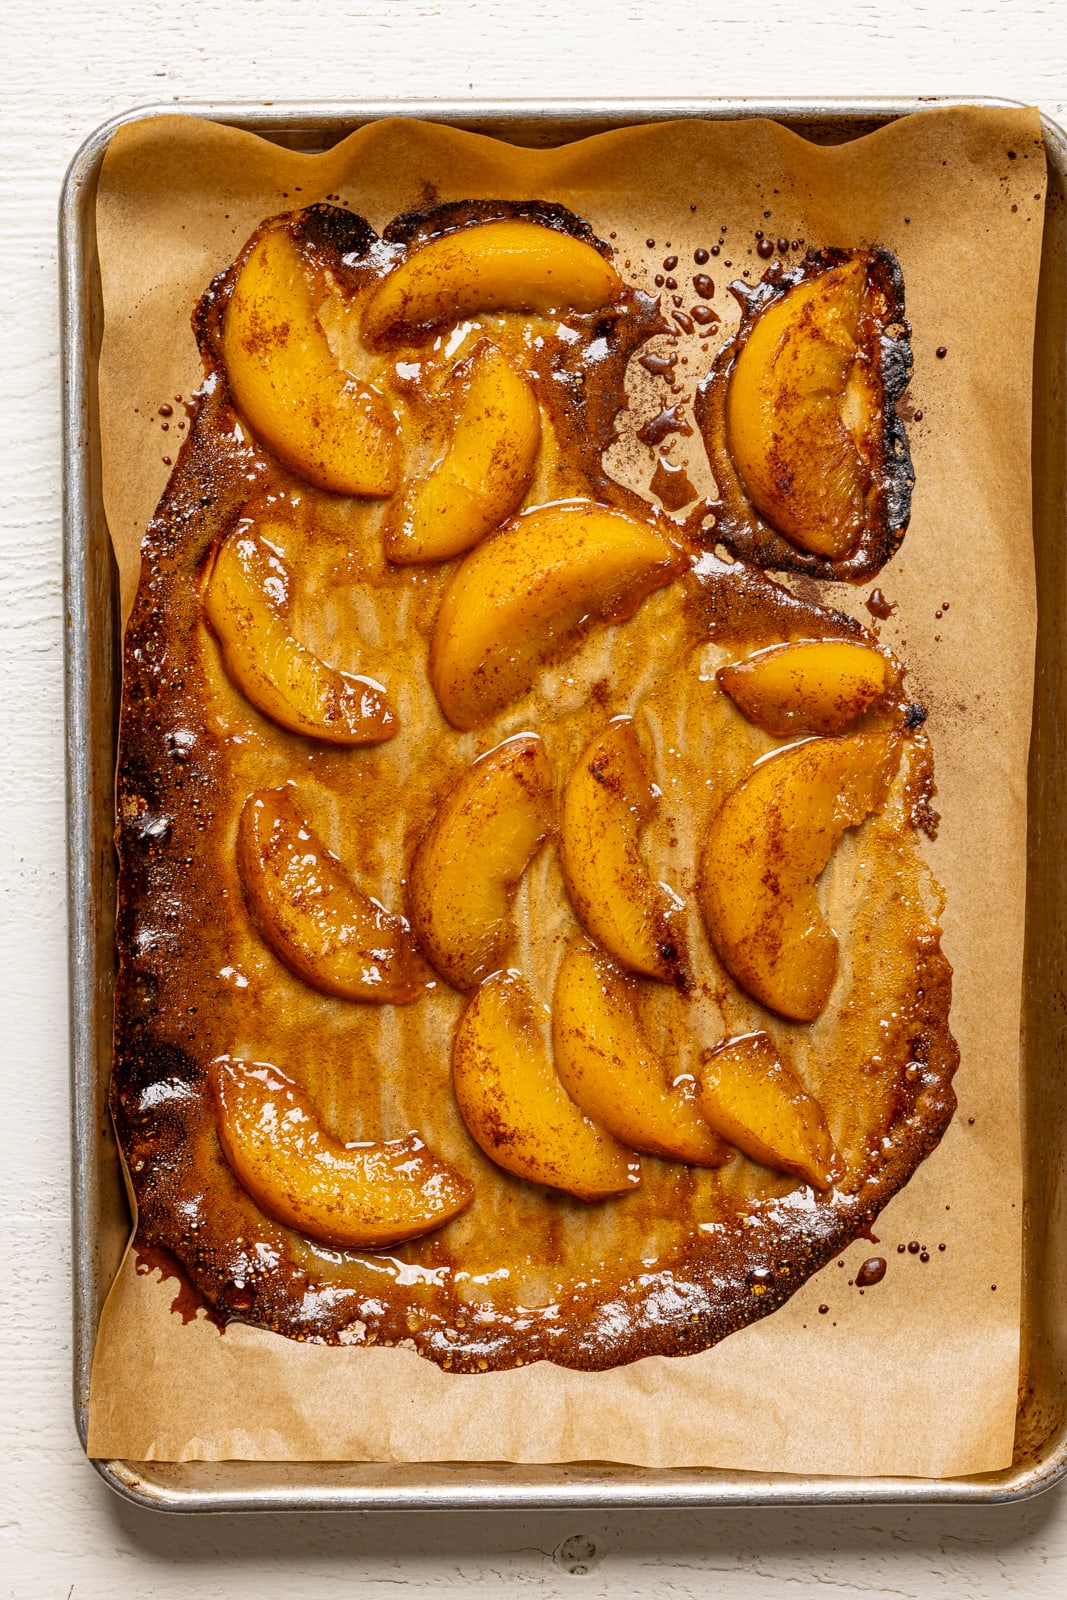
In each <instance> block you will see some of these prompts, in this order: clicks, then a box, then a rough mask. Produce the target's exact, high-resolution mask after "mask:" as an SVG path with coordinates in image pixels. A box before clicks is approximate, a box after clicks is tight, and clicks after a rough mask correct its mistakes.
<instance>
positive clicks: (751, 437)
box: [726, 256, 882, 558]
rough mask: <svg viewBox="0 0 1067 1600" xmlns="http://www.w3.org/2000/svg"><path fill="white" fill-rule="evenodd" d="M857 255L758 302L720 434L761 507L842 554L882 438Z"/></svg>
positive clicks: (854, 535) (858, 526)
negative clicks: (762, 303) (761, 304)
mask: <svg viewBox="0 0 1067 1600" xmlns="http://www.w3.org/2000/svg"><path fill="white" fill-rule="evenodd" d="M867 297H868V279H867V261H866V258H865V257H863V256H857V257H855V258H853V259H852V260H849V261H845V262H843V263H842V264H840V265H838V266H834V267H830V268H828V269H827V270H826V271H823V272H820V273H817V274H816V275H815V276H813V277H810V278H807V279H806V280H805V281H803V282H801V283H798V284H796V285H795V286H794V287H793V288H790V289H789V290H788V291H787V292H786V293H785V294H783V295H781V296H780V297H779V298H778V299H776V300H774V301H772V302H771V303H770V304H769V305H768V306H767V308H766V309H765V310H764V311H762V312H761V314H760V315H759V317H758V319H757V320H756V322H755V324H754V326H753V327H752V329H751V331H750V332H749V333H748V336H747V338H746V339H745V342H744V344H743V345H742V347H741V350H740V353H739V355H738V357H737V362H736V365H735V366H734V369H733V373H732V375H731V378H730V387H729V391H728V393H727V397H726V438H727V443H728V446H729V450H730V454H731V456H732V457H733V461H734V465H735V466H736V468H737V470H738V472H739V473H740V475H741V479H742V481H743V483H744V486H745V489H746V491H747V493H748V495H749V498H750V499H751V501H752V503H753V505H754V506H755V507H756V510H757V511H758V512H759V513H760V515H761V516H763V517H765V518H766V520H767V521H768V522H769V523H770V524H771V526H772V527H774V528H776V529H777V530H778V531H779V532H780V533H783V534H784V535H785V537H786V538H787V539H789V540H791V541H792V543H794V544H796V545H799V546H800V547H801V549H803V550H810V551H812V552H813V553H814V554H816V555H820V556H826V557H830V558H836V557H841V556H844V555H847V554H848V552H849V551H850V550H851V549H852V547H853V546H854V545H855V544H856V543H857V542H858V540H859V538H860V535H861V533H862V531H863V525H864V521H865V517H866V501H867V493H868V490H869V489H870V487H871V484H872V466H873V464H874V463H875V460H876V457H877V456H878V455H879V454H880V451H881V445H882V437H881V436H882V415H881V410H882V401H881V394H880V379H879V373H878V364H877V357H878V351H877V348H870V345H871V344H872V342H873V338H872V334H871V332H870V331H869V329H868V328H867V327H866V316H865V314H866V311H867Z"/></svg>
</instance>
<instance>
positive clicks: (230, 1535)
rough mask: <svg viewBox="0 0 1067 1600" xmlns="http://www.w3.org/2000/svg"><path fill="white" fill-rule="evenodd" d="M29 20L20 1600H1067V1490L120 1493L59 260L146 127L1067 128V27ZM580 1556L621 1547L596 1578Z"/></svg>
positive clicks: (603, 5) (16, 1233)
mask: <svg viewBox="0 0 1067 1600" xmlns="http://www.w3.org/2000/svg"><path fill="white" fill-rule="evenodd" d="M0 22H2V27H0V140H2V144H0V214H2V230H3V232H2V240H3V250H2V257H0V259H2V261H3V278H2V287H0V405H2V416H3V431H2V439H3V456H2V465H0V530H2V544H0V562H2V566H0V584H2V597H0V663H2V665H0V984H2V993H3V1009H2V1012H0V1016H2V1018H3V1021H2V1023H0V1060H2V1067H3V1073H2V1084H3V1091H2V1092H3V1095H4V1096H5V1098H4V1102H3V1108H2V1112H0V1237H2V1245H3V1250H2V1257H0V1259H2V1262H3V1267H2V1274H3V1276H2V1279H0V1418H2V1429H3V1434H2V1440H0V1475H2V1477H0V1482H2V1498H0V1596H3V1597H11V1600H15V1597H17V1600H38V1597H41V1600H44V1597H51V1596H58V1597H60V1600H91V1597H92V1600H97V1597H100V1600H103V1597H108V1600H112V1597H117V1600H126V1597H134V1600H170V1597H172V1596H173V1597H177V1596H185V1595H188V1594H195V1595H196V1596H198V1597H201V1596H202V1597H204V1600H212V1597H215V1596H218V1597H222V1596H226V1597H228V1600H243V1597H245V1596H249V1597H250V1596H257V1597H259V1596H264V1597H266V1600H274V1597H286V1600H288V1597H291V1600H311V1597H315V1600H319V1597H333V1596H342V1595H344V1596H356V1595H358V1596H359V1597H360V1600H384V1597H385V1596H394V1597H396V1596H407V1597H411V1600H415V1597H423V1596H431V1595H433V1596H436V1595H440V1594H450V1595H457V1596H463V1597H475V1596H484V1597H498V1596H503V1595H505V1594H508V1593H511V1592H513V1591H514V1592H516V1593H536V1594H538V1595H543V1596H552V1597H555V1596H562V1595H574V1596H581V1595H586V1596H590V1597H592V1596H601V1595H610V1596H612V1597H613V1600H630V1597H638V1596H652V1595H656V1596H670V1597H679V1600H682V1597H689V1596H705V1595H707V1596H713V1595H714V1596H718V1595H725V1596H744V1597H749V1596H751V1597H771V1596H773V1597H775V1600H777V1597H779V1596H781V1595H783V1594H792V1595H796V1596H798V1597H800V1600H804V1597H806V1596H809V1595H812V1594H814V1592H815V1590H816V1589H817V1588H819V1587H820V1586H822V1585H826V1586H827V1587H829V1588H832V1589H834V1590H835V1591H837V1592H838V1593H841V1594H843V1595H861V1594H862V1595H877V1596H890V1595H892V1596H897V1595H907V1596H916V1597H920V1600H940V1597H946V1600H947V1597H952V1600H960V1597H967V1600H983V1597H985V1596H992V1595H997V1596H1005V1595H1006V1596H1011V1597H1017V1596H1034V1597H1044V1596H1052V1595H1061V1594H1063V1593H1067V1494H1065V1493H1064V1492H1062V1491H1061V1492H1059V1493H1055V1492H1054V1493H1052V1494H1050V1495H1046V1496H1045V1497H1043V1498H1042V1499H1039V1500H1037V1501H1035V1502H1033V1503H1031V1504H1028V1505H1023V1506H1019V1507H1015V1508H1011V1509H992V1508H991V1509H989V1510H969V1511H968V1510H953V1509H941V1510H923V1511H897V1510H885V1509H883V1510H863V1509H855V1510H850V1511H804V1510H802V1511H774V1512H743V1511H731V1512H727V1513H718V1514H715V1513H711V1514H709V1513H695V1512H691V1513H671V1514H654V1513H644V1514H642V1513H635V1512H617V1513H598V1514H586V1513H584V1512H578V1513H574V1514H571V1513H555V1512H545V1513H531V1514H529V1515H512V1514H504V1513H497V1514H494V1515H484V1516H478V1515H416V1514H407V1515H402V1516H395V1515H394V1516H381V1515H379V1516H364V1517H357V1516H337V1517H333V1518H315V1517H300V1518H284V1517H270V1518H267V1517H238V1518H228V1519H213V1520H212V1519H204V1518H195V1519H188V1518H184V1519H174V1518H170V1519H168V1518H164V1517H161V1516H159V1515H154V1514H147V1513H142V1512H138V1511H135V1510H133V1509H131V1508H130V1507H128V1506H126V1505H124V1504H122V1503H120V1502H119V1500H118V1499H117V1498H116V1497H114V1496H113V1495H112V1494H111V1493H110V1492H109V1491H108V1490H107V1489H106V1488H105V1487H104V1486H103V1485H102V1484H101V1483H100V1481H99V1480H98V1479H97V1478H96V1476H95V1474H94V1473H93V1472H92V1471H91V1469H90V1468H89V1467H88V1465H87V1464H86V1463H85V1461H84V1460H83V1459H82V1457H81V1454H80V1450H79V1447H78V1443H77V1439H76V1436H75V1433H74V1428H73V1424H72V1420H71V1409H70V1400H69V1382H70V1380H69V1370H70V1351H69V1292H68V1284H69V1263H68V1255H69V1251H68V1220H67V1218H68V1196H67V1059H66V973H65V948H64V938H65V919H64V882H63V870H64V869H63V848H64V801H63V769H62V740H61V729H62V713H63V706H62V662H61V644H62V630H61V601H60V520H59V518H60V451H59V365H58V327H57V313H56V298H57V295H56V245H55V212H56V201H57V196H58V192H59V186H60V182H61V179H62V175H63V172H64V169H65V167H66V165H67V162H68V161H69V159H70V157H71V156H72V154H73V152H74V150H75V149H76V147H77V145H78V144H79V143H80V142H81V140H82V139H83V137H84V136H85V135H86V134H88V133H89V132H90V131H91V130H92V129H93V128H94V127H95V126H96V125H97V124H98V123H100V122H102V121H103V120H104V119H105V118H106V117H109V116H111V115H112V114H113V113H115V112H117V111H120V110H123V109H125V108H126V107H128V106H132V105H138V104H142V103H144V102H146V101H159V100H173V101H174V102H176V103H180V102H181V101H182V100H183V99H187V100H207V99H212V98H216V99H221V100H228V99H239V98H253V99H260V98H262V99H286V98H295V97H299V96H308V97H312V98H316V99H325V98H330V97H335V98H344V97H355V96H366V97H382V98H385V97H390V96H401V95H409V96H413V97H414V96H417V97H419V98H432V97H433V96H434V95H440V96H441V97H442V98H450V97H458V96H463V95H470V96H481V97H490V96H505V95H521V96H541V95H546V96H547V95H557V96H559V95H572V96H582V95H610V96H616V95H632V96H637V97H642V96H644V97H651V96H660V95H665V96H669V95H678V96H686V95H700V94H715V95H734V94H737V95H742V94H745V95H762V96H774V95H805V96H807V95H812V96H815V95H821V94H839V95H856V94H953V93H958V94H992V95H1003V96H1009V97H1014V98H1018V99H1021V100H1025V101H1030V102H1036V103H1037V104H1039V105H1041V106H1042V107H1043V108H1044V109H1045V110H1046V111H1048V112H1049V113H1050V114H1051V115H1052V116H1054V117H1057V118H1059V119H1060V120H1061V121H1063V120H1067V0H1045V3H1043V4H1041V3H1037V0H969V3H968V0H959V3H957V4H951V3H949V0H940V3H938V0H744V3H741V0H660V3H658V4H652V3H649V0H600V3H598V0H510V3H509V0H436V3H432V0H185V3H184V4H178V3H174V0H171V3H165V0H52V3H51V4H50V5H49V4H46V3H44V0H0ZM574 1536H580V1540H584V1541H586V1542H587V1543H588V1544H591V1545H592V1546H594V1547H595V1553H594V1554H593V1556H592V1558H591V1560H590V1562H589V1566H590V1568H591V1570H590V1571H588V1572H586V1573H584V1574H582V1573H575V1572H572V1571H570V1570H568V1553H567V1549H566V1548H563V1547H564V1546H565V1542H566V1541H568V1540H569V1539H573V1538H574ZM569 1548H570V1549H572V1550H573V1548H574V1546H571V1547H569ZM570 1564H571V1565H573V1561H572V1562H571V1563H570Z"/></svg>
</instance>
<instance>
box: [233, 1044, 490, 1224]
mask: <svg viewBox="0 0 1067 1600" xmlns="http://www.w3.org/2000/svg"><path fill="white" fill-rule="evenodd" d="M209 1070H210V1075H211V1086H212V1089H213V1090H214V1094H215V1103H216V1106H217V1108H218V1132H219V1142H220V1144H221V1145H222V1149H223V1153H224V1155H225V1157H226V1160H227V1161H228V1162H229V1164H230V1166H231V1167H232V1168H233V1171H234V1172H235V1174H236V1176H237V1178H238V1181H239V1182H240V1183H241V1185H242V1186H243V1187H244V1188H245V1189H247V1190H248V1193H249V1194H250V1195H251V1196H252V1198H253V1200H255V1202H256V1204H257V1205H258V1206H260V1207H261V1208H262V1209H263V1210H264V1211H265V1212H266V1213H267V1215H268V1216H270V1217H273V1218H274V1219H275V1221H277V1222H281V1223H284V1224H285V1226H286V1227H287V1228H295V1229H296V1230H297V1232H298V1233H303V1234H306V1235H307V1237H308V1238H309V1239H317V1240H318V1241H319V1242H320V1243H321V1244H328V1245H334V1246H336V1247H337V1248H339V1249H341V1250H380V1249H382V1248H384V1247H385V1246H386V1245H393V1244H400V1243H401V1241H402V1240H404V1239H417V1238H418V1237H419V1235H420V1234H423V1233H429V1232H431V1230H432V1229H434V1228H440V1227H443V1225H444V1224H445V1223H446V1222H451V1220H452V1218H453V1217H455V1216H458V1215H459V1213H460V1212H461V1211H465V1210H466V1208H467V1207H468V1206H469V1205H470V1203H471V1201H472V1199H473V1198H474V1186H473V1184H472V1183H471V1182H470V1180H469V1179H467V1178H464V1177H463V1176H462V1175H461V1174H460V1173H458V1172H457V1171H456V1170H455V1168H454V1167H451V1166H449V1164H448V1162H447V1161H443V1160H442V1159H441V1157H440V1156H438V1155H435V1154H434V1152H433V1151H432V1150H430V1149H428V1148H427V1147H426V1145H425V1144H423V1142H422V1140H421V1139H420V1138H419V1136H418V1134H417V1133H409V1134H407V1135H406V1137H405V1138H403V1139H390V1140H388V1141H386V1142H385V1143H381V1144H342V1143H341V1141H340V1139H336V1138H334V1137H333V1135H332V1134H330V1133H327V1131H326V1130H325V1128H323V1126H322V1124H321V1123H320V1122H319V1120H318V1118H317V1116H316V1115H315V1110H314V1107H313V1106H312V1104H311V1102H310V1101H309V1100H308V1098H307V1096H306V1095H305V1094H304V1092H303V1090H301V1089H300V1088H299V1086H298V1085H297V1084H295V1083H294V1082H293V1081H292V1079H291V1078H288V1077H286V1075H285V1073H284V1072H279V1071H278V1069H277V1067H272V1066H269V1065H267V1063H265V1062H262V1061H241V1060H238V1059H236V1058H235V1057H233V1056H220V1057H219V1058H218V1060H216V1061H213V1062H212V1063H211V1067H210V1069H209Z"/></svg>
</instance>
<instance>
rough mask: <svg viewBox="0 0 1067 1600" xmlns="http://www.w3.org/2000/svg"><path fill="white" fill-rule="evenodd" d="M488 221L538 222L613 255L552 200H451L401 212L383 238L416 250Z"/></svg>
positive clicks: (608, 256) (579, 220)
mask: <svg viewBox="0 0 1067 1600" xmlns="http://www.w3.org/2000/svg"><path fill="white" fill-rule="evenodd" d="M486 222H536V223H539V224H540V226H541V227H542V228H552V229H554V230H555V232H556V233H566V234H569V236H570V237H571V238H572V239H579V240H581V242H582V243H583V244H589V245H592V247H593V249H594V250H597V251H599V253H600V254H601V255H602V256H604V257H605V259H606V260H608V261H610V260H611V259H612V257H613V255H614V251H613V250H612V248H611V246H610V245H609V244H608V243H606V241H605V240H603V239H598V238H597V236H596V234H595V233H594V232H593V230H592V228H591V227H590V225H589V223H588V222H586V221H584V219H583V218H582V217H579V216H576V215H575V213H574V212H573V211H569V210H568V209H567V207H566V206H561V205H557V204H556V203H555V201H552V200H451V201H448V202H446V203H445V204H443V205H439V206H432V207H429V208H427V209H426V210H425V211H422V210H420V211H404V212H402V213H401V215H400V216H398V217H394V218H393V221H392V222H390V224H389V226H388V227H387V228H386V229H385V231H384V233H383V234H382V238H383V239H384V240H385V242H386V244H400V245H403V246H404V248H405V249H406V250H409V251H410V250H417V249H418V248H419V246H420V245H424V244H428V243H429V241H430V240H431V239H436V238H439V237H440V236H441V234H443V233H458V232H459V231H460V230H461V229H463V228H473V227H478V226H480V225H481V224H483V223H486Z"/></svg>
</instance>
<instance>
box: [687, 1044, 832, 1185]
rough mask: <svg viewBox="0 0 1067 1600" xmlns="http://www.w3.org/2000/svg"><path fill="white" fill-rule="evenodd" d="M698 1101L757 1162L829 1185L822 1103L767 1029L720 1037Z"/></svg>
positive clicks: (828, 1147)
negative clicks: (765, 1030)
mask: <svg viewBox="0 0 1067 1600" xmlns="http://www.w3.org/2000/svg"><path fill="white" fill-rule="evenodd" d="M697 1102H698V1104H699V1106H700V1109H701V1111H702V1112H703V1114H704V1116H705V1117H706V1119H707V1121H708V1122H709V1123H710V1124H711V1126H712V1127H713V1128H715V1129H716V1130H717V1132H719V1133H721V1134H722V1136H723V1138H724V1139H729V1141H730V1143H731V1144H733V1145H736V1146H737V1148H738V1150H740V1151H742V1152H743V1153H744V1154H745V1155H746V1156H751V1158H752V1160H753V1161H758V1162H759V1163H760V1165H761V1166H764V1167H773V1168H774V1170H775V1171H776V1172H793V1173H796V1175H797V1177H799V1178H803V1180H804V1182H805V1183H810V1184H811V1185H812V1187H813V1188H815V1189H828V1188H829V1187H830V1185H831V1183H832V1182H833V1179H834V1172H835V1156H834V1144H833V1140H832V1139H831V1137H830V1130H829V1129H828V1128H827V1126H826V1118H825V1117H824V1116H823V1110H822V1106H820V1104H819V1102H818V1101H817V1100H816V1099H815V1097H814V1096H813V1095H810V1094H809V1093H808V1091H807V1090H806V1089H805V1087H804V1085H803V1084H802V1083H801V1082H800V1079H799V1078H798V1077H797V1075H796V1073H795V1072H794V1071H793V1070H792V1069H791V1068H790V1067H789V1066H787V1065H786V1063H785V1062H784V1061H783V1060H782V1058H781V1056H780V1055H779V1054H778V1051H777V1049H776V1048H775V1045H774V1041H773V1040H772V1039H771V1038H770V1036H769V1035H768V1034H766V1033H746V1034H742V1035H741V1036H740V1037H739V1038H736V1039H724V1040H723V1042H722V1044H720V1045H718V1046H717V1047H716V1049H714V1050H713V1051H712V1052H711V1053H710V1055H709V1056H708V1057H707V1059H706V1061H705V1063H704V1066H703V1069H702V1070H701V1074H700V1087H699V1089H698V1090H697Z"/></svg>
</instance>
